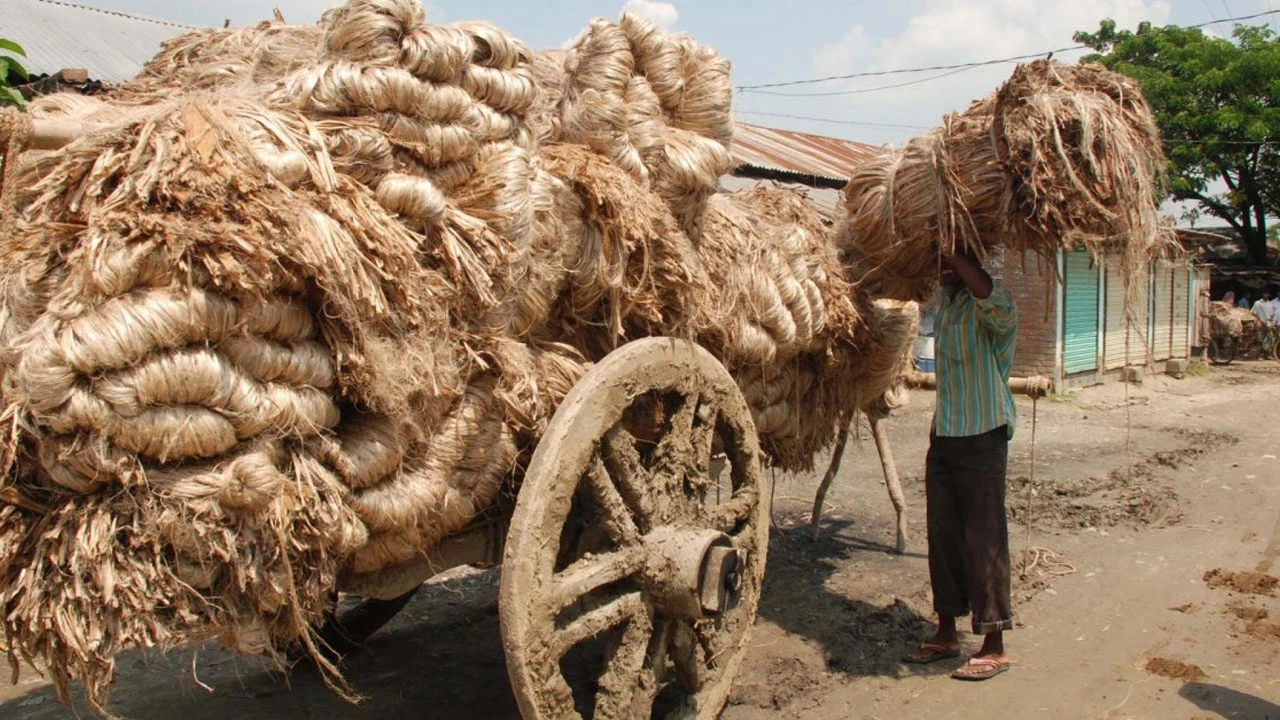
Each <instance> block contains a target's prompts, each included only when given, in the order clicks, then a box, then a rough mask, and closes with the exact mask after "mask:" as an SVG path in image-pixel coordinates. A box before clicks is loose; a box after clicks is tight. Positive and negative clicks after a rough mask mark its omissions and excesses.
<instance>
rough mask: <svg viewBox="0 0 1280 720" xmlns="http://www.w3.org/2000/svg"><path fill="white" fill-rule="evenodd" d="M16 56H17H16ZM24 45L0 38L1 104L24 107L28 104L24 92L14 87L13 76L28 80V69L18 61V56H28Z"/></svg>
mask: <svg viewBox="0 0 1280 720" xmlns="http://www.w3.org/2000/svg"><path fill="white" fill-rule="evenodd" d="M15 56H16V57H15ZM26 56H27V53H26V52H25V51H23V49H22V46H21V45H19V44H18V43H16V42H13V41H12V40H5V39H4V38H0V105H5V104H13V105H17V106H18V107H22V106H23V105H26V104H27V100H26V98H24V97H22V93H20V92H18V90H17V88H15V87H13V83H12V82H11V78H18V79H19V80H26V79H27V78H28V75H27V69H26V68H25V67H23V66H22V63H20V62H18V59H17V58H18V57H26Z"/></svg>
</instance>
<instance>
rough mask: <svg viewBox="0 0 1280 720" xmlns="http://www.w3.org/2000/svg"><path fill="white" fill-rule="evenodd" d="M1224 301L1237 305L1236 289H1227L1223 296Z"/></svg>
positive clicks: (1233, 305) (1232, 305)
mask: <svg viewBox="0 0 1280 720" xmlns="http://www.w3.org/2000/svg"><path fill="white" fill-rule="evenodd" d="M1222 302H1224V303H1226V304H1228V305H1230V306H1231V307H1235V306H1236V293H1235V291H1234V290H1228V291H1227V294H1226V295H1223V296H1222Z"/></svg>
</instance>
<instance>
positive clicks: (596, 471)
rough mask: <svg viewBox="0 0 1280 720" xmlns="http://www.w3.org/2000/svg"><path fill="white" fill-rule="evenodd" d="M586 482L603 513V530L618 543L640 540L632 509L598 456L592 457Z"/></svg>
mask: <svg viewBox="0 0 1280 720" xmlns="http://www.w3.org/2000/svg"><path fill="white" fill-rule="evenodd" d="M587 484H588V486H589V487H590V489H591V497H592V498H594V499H595V501H596V505H597V506H599V509H600V511H601V512H602V514H603V517H602V518H601V521H602V522H603V523H604V530H605V532H607V533H608V534H609V537H610V538H612V539H613V541H614V542H615V543H618V544H619V545H635V544H636V543H638V542H640V529H639V528H637V527H636V522H635V520H634V519H633V518H632V517H631V513H632V509H631V508H629V507H628V506H627V501H626V500H625V499H624V498H623V497H622V493H620V492H618V487H617V486H616V485H614V484H613V478H611V477H609V470H608V468H606V467H605V464H604V461H603V460H601V459H600V458H599V457H595V458H592V462H591V467H590V468H589V469H588V470H587Z"/></svg>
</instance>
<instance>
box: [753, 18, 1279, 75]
mask: <svg viewBox="0 0 1280 720" xmlns="http://www.w3.org/2000/svg"><path fill="white" fill-rule="evenodd" d="M1276 12H1280V11H1276ZM1081 47H1084V46H1083V45H1072V46H1071V47H1064V48H1058V49H1057V50H1045V51H1044V52H1038V53H1029V54H1027V55H1014V56H1012V57H1007V58H998V59H996V60H981V61H977V62H965V63H955V64H954V65H930V66H927V67H915V68H902V69H898V70H874V71H867V72H860V73H851V74H849V75H828V76H826V77H820V78H812V79H810V80H790V81H787V82H777V83H764V84H762V85H739V86H738V87H737V89H738V90H742V91H744V92H746V91H756V90H765V89H768V88H776V87H791V86H794V85H815V84H817V83H824V82H831V81H833V80H852V79H855V78H864V77H880V76H883V75H906V74H909V73H920V72H934V71H937V70H968V69H969V68H975V67H981V66H983V65H999V64H1000V63H1009V62H1017V61H1018V60H1030V59H1031V58H1038V57H1043V56H1045V55H1048V54H1049V53H1050V52H1055V53H1056V52H1067V51H1068V50H1076V49H1079V48H1081Z"/></svg>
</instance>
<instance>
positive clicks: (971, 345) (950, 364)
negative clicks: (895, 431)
mask: <svg viewBox="0 0 1280 720" xmlns="http://www.w3.org/2000/svg"><path fill="white" fill-rule="evenodd" d="M934 331H935V333H936V337H935V342H934V358H935V363H936V368H937V378H938V396H937V399H938V403H937V407H936V408H935V410H934V415H933V431H934V434H936V435H939V436H941V437H968V436H970V435H981V434H983V433H985V432H989V431H991V430H994V429H996V428H998V427H1000V426H1001V425H1007V426H1008V427H1009V437H1013V427H1014V425H1015V424H1016V422H1017V418H1018V411H1017V407H1016V406H1015V405H1014V403H1013V393H1011V392H1009V371H1010V370H1011V369H1012V368H1013V349H1014V344H1015V341H1016V340H1017V334H1018V311H1017V308H1016V307H1014V304H1013V296H1012V295H1011V294H1010V293H1009V291H1008V290H1006V289H1005V288H1004V287H1002V286H1001V285H1000V284H999V283H998V282H995V281H994V280H993V281H992V288H991V294H990V295H989V296H987V298H986V299H983V300H977V299H975V298H974V297H973V295H971V294H970V293H969V290H968V289H967V288H962V289H960V290H959V291H957V292H956V294H955V296H954V297H950V296H949V293H948V292H947V291H946V289H945V288H944V289H943V290H942V292H941V298H940V299H939V302H938V316H937V320H936V321H935V325H934Z"/></svg>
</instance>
